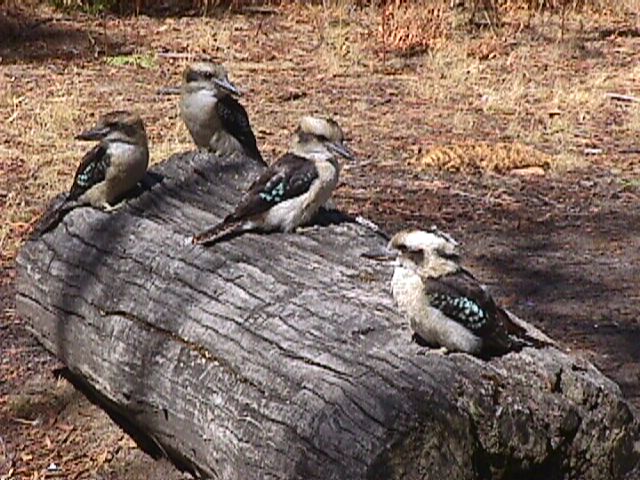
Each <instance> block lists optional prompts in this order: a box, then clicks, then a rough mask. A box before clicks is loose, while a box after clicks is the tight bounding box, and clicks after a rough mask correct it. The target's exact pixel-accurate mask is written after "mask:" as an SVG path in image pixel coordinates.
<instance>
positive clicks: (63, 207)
mask: <svg viewBox="0 0 640 480" xmlns="http://www.w3.org/2000/svg"><path fill="white" fill-rule="evenodd" d="M76 138H77V139H78V140H93V141H99V142H100V143H98V145H96V146H95V147H93V148H92V149H91V150H89V152H87V153H86V154H85V156H84V157H83V158H82V160H81V161H80V165H79V166H78V169H77V171H76V174H75V177H74V179H73V184H72V185H71V189H70V190H69V193H68V195H67V196H66V198H65V199H64V201H63V202H62V204H60V205H57V206H55V207H54V209H53V210H52V211H50V212H48V213H47V214H45V216H44V218H43V220H42V221H41V222H40V226H39V228H38V233H44V232H46V231H48V230H50V229H51V228H53V227H55V225H57V223H59V222H60V220H62V217H63V216H64V215H65V214H66V213H67V212H69V211H70V210H72V209H74V208H76V207H79V206H82V205H91V206H93V207H96V208H101V209H104V210H106V211H110V210H113V209H114V208H117V206H114V202H116V201H117V200H119V199H120V198H121V197H122V196H123V195H124V194H126V193H127V192H128V191H130V190H131V189H132V188H133V187H135V186H136V184H137V183H138V182H139V181H140V180H142V178H143V177H144V175H145V173H146V171H147V166H148V164H149V148H148V145H147V134H146V132H145V129H144V124H143V123H142V119H141V118H140V116H139V115H137V114H135V113H131V112H127V111H115V112H109V113H107V114H106V115H104V116H103V117H101V118H100V119H99V121H98V123H97V125H96V126H95V127H94V128H92V129H90V130H87V131H85V132H83V133H81V134H80V135H78V136H77V137H76Z"/></svg>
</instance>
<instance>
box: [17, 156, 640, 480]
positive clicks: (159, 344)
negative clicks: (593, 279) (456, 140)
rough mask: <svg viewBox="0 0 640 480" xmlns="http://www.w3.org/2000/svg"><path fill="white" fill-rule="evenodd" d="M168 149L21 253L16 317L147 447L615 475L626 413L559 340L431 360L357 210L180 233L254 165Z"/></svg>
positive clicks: (287, 474)
mask: <svg viewBox="0 0 640 480" xmlns="http://www.w3.org/2000/svg"><path fill="white" fill-rule="evenodd" d="M257 173H258V172H257V170H256V169H255V167H252V166H250V165H247V164H244V163H242V162H241V161H237V160H223V159H217V158H215V157H208V156H207V155H203V154H184V155H178V156H174V157H172V158H171V159H169V160H168V161H166V162H164V163H163V164H161V165H158V166H156V167H155V169H154V171H153V172H152V174H151V175H150V177H149V179H148V181H147V182H146V185H145V188H142V189H141V191H139V192H138V195H137V196H136V197H135V198H133V199H131V200H130V201H129V203H128V205H126V206H125V207H123V208H122V209H120V210H118V211H116V212H114V213H111V214H106V213H104V212H100V211H96V210H93V209H91V208H80V209H77V210H74V211H72V212H70V213H69V214H68V215H67V216H66V217H65V218H64V220H63V222H62V223H61V224H60V225H58V227H57V228H56V229H55V230H53V231H51V232H49V233H47V234H45V235H44V236H43V237H41V238H35V239H32V240H31V241H29V242H27V244H26V245H25V246H24V248H23V250H22V251H21V253H20V255H19V258H18V276H19V280H18V282H17V292H18V293H17V306H18V313H19V314H20V315H21V316H22V317H24V318H26V319H27V320H28V321H29V325H30V329H31V331H32V332H33V334H34V335H35V336H36V337H37V338H38V340H39V341H40V342H41V343H42V344H43V345H44V346H45V347H46V348H47V349H49V350H50V351H51V352H52V353H53V354H54V355H56V356H57V357H59V358H60V359H61V360H62V361H63V362H64V363H65V364H66V365H67V367H68V369H69V372H70V375H71V378H72V379H73V380H74V381H75V382H76V384H77V385H78V386H79V387H81V388H83V390H85V391H86V392H88V393H89V394H90V395H92V396H93V397H94V400H95V401H97V402H98V403H100V404H101V405H102V406H103V407H104V408H105V409H106V410H107V411H108V412H109V413H110V414H111V415H112V418H114V420H115V421H117V422H118V423H119V424H120V425H122V426H123V428H125V429H126V430H127V431H128V432H130V433H131V434H132V435H133V436H134V437H135V438H136V439H138V440H139V441H140V442H141V443H142V444H143V445H145V448H147V450H148V451H150V453H153V454H156V455H166V456H168V457H169V458H171V459H172V460H173V461H174V462H175V463H176V465H177V466H179V467H180V468H182V469H186V470H189V471H191V472H192V473H193V474H194V475H196V476H199V477H203V478H219V479H234V480H235V479H238V480H240V479H242V480H245V479H323V480H327V479H401V478H402V479H428V478H434V479H440V478H445V477H450V478H456V479H463V480H464V479H478V478H493V479H508V478H541V476H544V475H546V476H547V477H548V478H568V479H574V478H575V479H578V478H579V479H599V478H622V477H623V476H624V474H625V473H626V472H627V471H629V470H630V469H631V468H632V467H633V466H634V465H635V464H636V463H637V460H638V451H637V446H636V445H637V444H638V440H639V430H638V423H637V420H636V419H635V417H634V416H633V414H632V412H631V411H630V410H629V408H628V406H627V404H626V403H625V401H624V399H622V398H621V395H620V391H619V389H618V387H617V386H616V385H615V384H614V383H613V382H611V381H609V380H608V379H607V378H605V377H604V376H603V375H602V374H601V373H600V372H598V371H597V370H596V369H595V368H594V367H593V366H592V365H590V364H588V363H586V362H585V361H583V360H580V359H576V358H573V357H571V356H568V355H566V354H564V353H562V352H561V351H559V350H558V349H555V348H547V349H544V350H533V349H525V350H523V351H522V352H520V353H518V354H510V355H507V356H505V357H502V358H498V359H493V360H491V361H490V362H484V361H480V360H478V359H475V358H472V357H469V356H467V355H461V354H453V355H449V356H442V355H436V354H431V353H428V352H427V353H425V352H426V351H425V350H424V349H422V348H421V347H419V346H417V345H416V344H414V343H412V342H411V335H410V332H409V329H408V328H407V326H406V325H405V323H404V322H403V320H402V319H401V318H400V317H399V316H398V315H397V314H396V312H395V309H394V307H393V303H392V299H391V296H390V293H389V287H388V282H389V278H390V275H391V270H390V267H389V266H387V265H381V264H377V263H375V262H370V261H367V260H365V259H363V258H361V256H360V254H361V253H363V252H365V251H367V250H369V249H371V248H373V247H375V246H378V245H380V243H381V242H382V240H381V239H380V237H379V236H377V235H376V234H375V233H373V232H370V231H368V230H366V229H365V228H364V227H362V226H359V225H356V224H352V223H340V224H333V225H329V226H323V227H321V228H317V229H312V230H307V231H305V232H304V233H301V234H293V235H284V234H271V235H257V234H246V235H243V236H240V237H237V238H235V239H233V240H230V241H228V242H223V243H220V244H218V245H215V246H214V247H210V248H202V247H200V246H197V247H196V246H192V245H188V244H187V243H186V242H185V241H186V240H187V239H188V237H189V236H190V235H191V234H192V233H194V232H195V231H197V230H199V229H201V228H202V227H204V226H205V225H207V224H210V223H213V222H215V221H218V220H220V219H221V218H223V217H224V216H225V215H226V214H227V213H228V212H229V211H230V210H231V209H232V208H233V205H234V203H235V202H236V201H237V200H238V198H239V195H240V192H241V190H242V188H244V187H245V186H246V185H247V184H248V183H249V182H250V180H251V179H252V178H253V177H255V175H256V174H257Z"/></svg>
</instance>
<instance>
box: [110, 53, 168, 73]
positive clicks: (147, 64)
mask: <svg viewBox="0 0 640 480" xmlns="http://www.w3.org/2000/svg"><path fill="white" fill-rule="evenodd" d="M105 61H106V62H107V65H111V66H114V67H124V66H130V65H132V66H135V67H142V68H147V69H152V68H156V67H157V66H158V64H157V63H156V57H155V56H154V55H151V54H148V53H147V54H138V53H135V54H133V55H115V56H113V57H107V58H106V60H105Z"/></svg>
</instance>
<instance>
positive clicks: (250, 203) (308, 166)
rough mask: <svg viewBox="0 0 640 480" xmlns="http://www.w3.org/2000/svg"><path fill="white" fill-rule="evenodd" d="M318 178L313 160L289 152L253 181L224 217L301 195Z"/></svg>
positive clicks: (243, 214) (248, 214)
mask: <svg viewBox="0 0 640 480" xmlns="http://www.w3.org/2000/svg"><path fill="white" fill-rule="evenodd" d="M317 178H318V170H317V169H316V166H315V164H314V163H313V162H312V161H311V160H308V159H306V158H303V157H299V156H297V155H293V154H291V153H288V154H286V155H285V156H283V157H281V158H280V159H279V160H278V161H277V162H276V163H274V164H273V165H271V166H270V167H269V168H267V169H266V170H265V171H264V172H263V173H262V175H260V177H258V179H257V180H256V181H255V182H253V184H252V185H251V187H249V191H248V192H247V193H246V195H245V196H244V197H243V199H242V200H241V202H240V204H239V205H238V207H237V208H236V210H235V211H234V212H233V213H232V214H231V215H229V217H227V220H240V219H246V218H250V217H253V216H256V215H259V214H261V213H264V212H266V211H267V210H269V209H270V208H271V207H273V206H274V205H277V204H278V203H281V202H284V201H286V200H290V199H292V198H295V197H299V196H300V195H303V194H304V193H306V192H307V191H308V190H309V187H310V186H311V184H312V183H313V182H314V180H316V179H317Z"/></svg>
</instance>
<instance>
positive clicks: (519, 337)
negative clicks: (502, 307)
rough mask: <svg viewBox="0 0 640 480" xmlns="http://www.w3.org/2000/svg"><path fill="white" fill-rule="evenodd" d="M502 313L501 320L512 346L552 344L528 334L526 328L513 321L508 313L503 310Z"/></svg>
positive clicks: (538, 346) (541, 346) (545, 345)
mask: <svg viewBox="0 0 640 480" xmlns="http://www.w3.org/2000/svg"><path fill="white" fill-rule="evenodd" d="M503 313H504V317H503V322H504V324H505V327H506V329H507V334H508V335H509V338H510V339H511V341H512V343H513V345H514V347H519V349H522V348H524V347H533V348H544V347H548V346H550V345H553V343H552V342H549V341H545V340H543V339H540V338H536V337H533V336H532V335H529V333H528V332H527V329H526V328H524V327H523V326H521V325H518V324H517V323H516V322H514V321H513V320H512V318H511V315H510V314H509V313H507V312H506V311H503Z"/></svg>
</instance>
